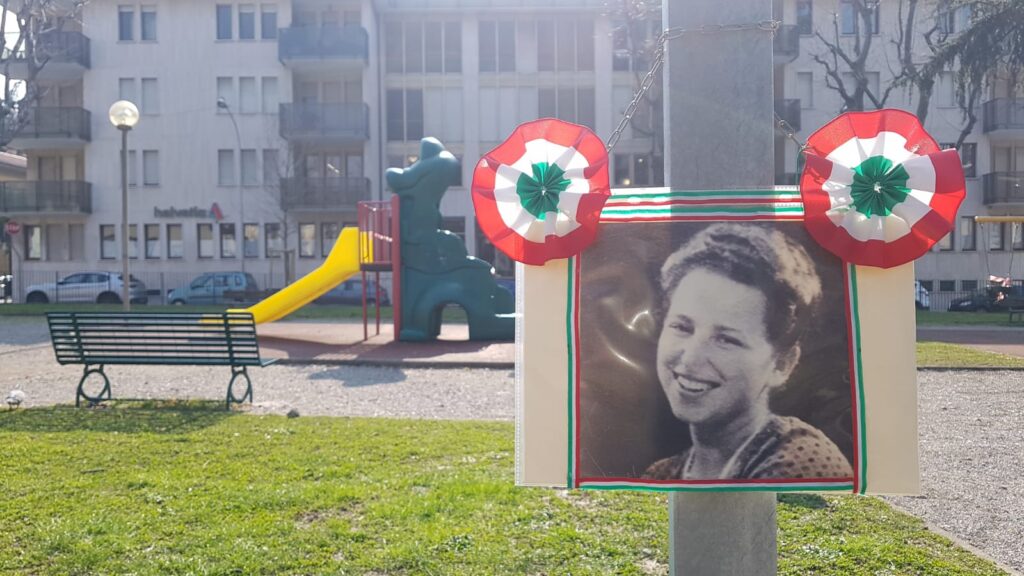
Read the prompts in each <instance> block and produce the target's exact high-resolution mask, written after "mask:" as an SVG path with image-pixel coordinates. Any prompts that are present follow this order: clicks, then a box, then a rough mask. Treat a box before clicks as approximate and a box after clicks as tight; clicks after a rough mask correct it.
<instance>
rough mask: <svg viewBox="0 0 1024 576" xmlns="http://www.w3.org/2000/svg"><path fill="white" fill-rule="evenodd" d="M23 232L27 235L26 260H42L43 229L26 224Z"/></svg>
mask: <svg viewBox="0 0 1024 576" xmlns="http://www.w3.org/2000/svg"><path fill="white" fill-rule="evenodd" d="M22 232H24V234H25V260H42V258H43V227H42V226H34V225H31V224H26V225H25V226H24V227H23V228H22Z"/></svg>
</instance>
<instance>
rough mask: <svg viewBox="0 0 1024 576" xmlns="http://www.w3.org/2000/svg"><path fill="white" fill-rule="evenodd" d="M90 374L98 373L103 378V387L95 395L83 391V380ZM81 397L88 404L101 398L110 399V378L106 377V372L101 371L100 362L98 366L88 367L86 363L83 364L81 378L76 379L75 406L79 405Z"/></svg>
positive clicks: (96, 402)
mask: <svg viewBox="0 0 1024 576" xmlns="http://www.w3.org/2000/svg"><path fill="white" fill-rule="evenodd" d="M91 374H99V375H100V377H101V378H103V389H102V390H100V393H99V394H97V395H96V396H89V395H88V394H86V392H85V381H86V380H88V379H89V375H91ZM82 398H85V400H86V401H87V402H88V403H89V405H90V406H94V405H96V404H99V403H100V402H102V401H103V400H110V398H111V394H110V379H109V378H107V375H106V373H105V372H103V365H102V364H100V365H99V367H98V368H97V367H96V366H92V367H90V366H89V365H88V364H86V365H85V368H84V369H83V371H82V378H81V379H80V380H79V381H78V392H77V393H76V394H75V407H76V408H78V407H79V406H81V401H82Z"/></svg>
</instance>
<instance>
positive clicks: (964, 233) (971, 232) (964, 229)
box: [960, 216, 977, 252]
mask: <svg viewBox="0 0 1024 576" xmlns="http://www.w3.org/2000/svg"><path fill="white" fill-rule="evenodd" d="M976 238H977V236H976V233H975V223H974V216H961V217H960V249H961V250H963V251H965V252H967V251H971V250H974V248H975V243H976Z"/></svg>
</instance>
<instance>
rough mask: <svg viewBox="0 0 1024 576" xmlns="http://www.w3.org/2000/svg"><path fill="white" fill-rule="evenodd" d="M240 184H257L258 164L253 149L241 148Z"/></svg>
mask: <svg viewBox="0 0 1024 576" xmlns="http://www.w3.org/2000/svg"><path fill="white" fill-rule="evenodd" d="M241 161H242V186H258V185H259V183H260V164H259V160H258V157H257V156H256V151H255V150H242V153H241Z"/></svg>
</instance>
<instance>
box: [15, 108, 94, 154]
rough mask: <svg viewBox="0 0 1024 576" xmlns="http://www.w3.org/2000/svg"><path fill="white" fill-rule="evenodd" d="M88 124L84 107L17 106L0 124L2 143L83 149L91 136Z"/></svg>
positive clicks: (27, 147)
mask: <svg viewBox="0 0 1024 576" xmlns="http://www.w3.org/2000/svg"><path fill="white" fill-rule="evenodd" d="M89 123H90V119H89V111H88V110H85V109H83V108H50V107H46V106H33V107H31V108H24V109H20V110H17V109H16V110H14V111H13V112H12V113H11V114H10V115H8V116H7V117H6V118H4V121H3V125H2V126H0V142H5V143H7V144H6V145H7V146H8V147H10V148H14V149H16V150H42V149H54V148H82V147H84V146H85V145H86V143H88V142H89V141H90V140H91V139H92V136H91V130H90V124H89Z"/></svg>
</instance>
